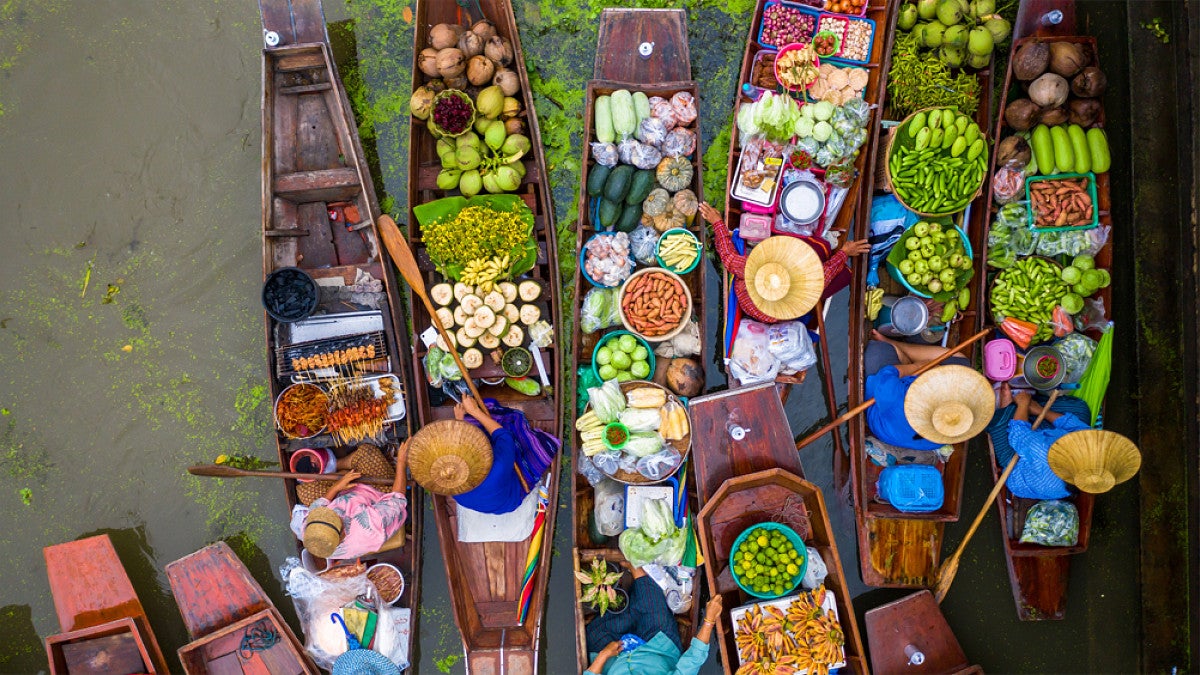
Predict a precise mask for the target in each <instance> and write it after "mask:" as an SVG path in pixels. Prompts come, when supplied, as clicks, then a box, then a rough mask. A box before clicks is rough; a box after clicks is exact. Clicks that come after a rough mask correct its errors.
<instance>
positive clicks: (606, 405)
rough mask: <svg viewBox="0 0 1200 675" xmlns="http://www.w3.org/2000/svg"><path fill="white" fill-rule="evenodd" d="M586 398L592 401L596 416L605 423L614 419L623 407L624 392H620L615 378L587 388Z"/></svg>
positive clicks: (619, 385) (619, 386)
mask: <svg viewBox="0 0 1200 675" xmlns="http://www.w3.org/2000/svg"><path fill="white" fill-rule="evenodd" d="M588 400H589V401H591V403H592V410H593V411H594V412H595V413H596V417H598V418H599V419H600V421H601V422H604V423H605V424H608V423H609V422H613V421H616V419H617V416H618V415H620V414H621V411H622V410H624V409H625V394H622V393H621V384H620V383H619V382H617V381H616V380H615V379H612V380H608V381H606V382H605V383H604V384H602V385H600V386H599V387H592V388H591V389H588Z"/></svg>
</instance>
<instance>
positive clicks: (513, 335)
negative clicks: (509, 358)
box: [500, 326, 525, 347]
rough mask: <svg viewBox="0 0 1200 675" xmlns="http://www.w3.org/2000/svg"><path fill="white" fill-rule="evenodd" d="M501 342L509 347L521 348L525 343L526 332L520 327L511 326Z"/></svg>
mask: <svg viewBox="0 0 1200 675" xmlns="http://www.w3.org/2000/svg"><path fill="white" fill-rule="evenodd" d="M500 341H501V342H503V343H504V344H505V345H507V346H509V347H520V346H521V344H522V343H523V342H525V330H524V329H523V328H521V327H520V326H509V327H508V332H506V333H505V334H504V337H503V338H501V339H500Z"/></svg>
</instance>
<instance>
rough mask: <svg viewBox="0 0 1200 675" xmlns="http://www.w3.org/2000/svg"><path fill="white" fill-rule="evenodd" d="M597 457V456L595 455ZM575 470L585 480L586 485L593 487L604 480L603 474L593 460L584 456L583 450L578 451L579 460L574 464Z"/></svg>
mask: <svg viewBox="0 0 1200 675" xmlns="http://www.w3.org/2000/svg"><path fill="white" fill-rule="evenodd" d="M597 456H598V455H597ZM575 470H576V471H578V472H579V475H580V476H583V477H584V479H585V480H587V482H588V485H591V486H592V487H595V486H596V485H597V484H599V483H600V481H602V480H604V476H605V474H604V472H603V471H601V470H600V468H599V467H597V466H596V462H595V461H594V460H593V458H591V457H588V456H587V455H586V454H584V452H583V450H580V451H579V459H578V460H577V461H576V462H575Z"/></svg>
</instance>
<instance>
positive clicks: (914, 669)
mask: <svg viewBox="0 0 1200 675" xmlns="http://www.w3.org/2000/svg"><path fill="white" fill-rule="evenodd" d="M865 621H866V626H867V644H868V645H869V646H870V647H871V670H874V671H875V672H877V673H913V674H914V675H968V674H973V673H982V672H983V669H981V668H980V667H979V666H972V665H968V661H967V655H966V654H965V653H963V650H962V646H961V645H959V644H958V638H957V637H955V636H954V631H952V630H950V624H949V623H947V622H946V617H945V616H944V615H943V614H942V610H941V609H939V608H938V603H937V600H934V598H933V594H932V593H930V592H929V591H924V590H923V591H917V592H916V593H913V594H912V595H908V596H905V597H903V598H900V599H899V600H896V601H895V602H889V603H888V604H886V605H882V606H880V607H876V608H875V609H872V610H870V611H869V612H867V614H866V617H865ZM910 651H915V652H919V653H920V654H921V656H922V657H923V658H921V659H914V658H913V657H914V656H915V654H910V653H909V652H910ZM917 661H920V662H919V663H918V662H917Z"/></svg>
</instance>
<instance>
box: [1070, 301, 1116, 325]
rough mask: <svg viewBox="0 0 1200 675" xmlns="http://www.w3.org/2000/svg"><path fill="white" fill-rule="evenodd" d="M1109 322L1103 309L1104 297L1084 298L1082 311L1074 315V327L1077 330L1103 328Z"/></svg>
mask: <svg viewBox="0 0 1200 675" xmlns="http://www.w3.org/2000/svg"><path fill="white" fill-rule="evenodd" d="M1109 323H1110V322H1109V320H1108V318H1107V315H1106V314H1105V311H1104V298H1099V297H1097V298H1088V299H1086V300H1084V301H1083V311H1082V312H1080V313H1079V314H1076V315H1075V329H1076V330H1079V331H1087V330H1104V328H1105V327H1106V326H1108V325H1109Z"/></svg>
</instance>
